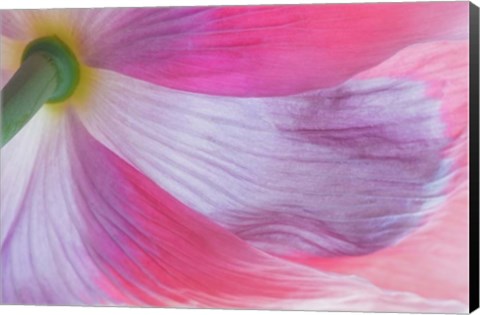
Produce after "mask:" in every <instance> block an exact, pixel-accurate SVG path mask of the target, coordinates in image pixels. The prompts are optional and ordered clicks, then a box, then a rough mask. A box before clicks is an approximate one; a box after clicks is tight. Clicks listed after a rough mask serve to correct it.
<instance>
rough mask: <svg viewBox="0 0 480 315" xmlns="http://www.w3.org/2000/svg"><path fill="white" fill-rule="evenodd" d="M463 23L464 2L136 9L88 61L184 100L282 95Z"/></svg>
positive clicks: (452, 33)
mask: <svg viewBox="0 0 480 315" xmlns="http://www.w3.org/2000/svg"><path fill="white" fill-rule="evenodd" d="M119 12H121V10H120V11H119ZM467 22H468V3H466V2H459V3H454V2H451V3H414V4H362V5H306V6H269V7H262V6H250V7H248V6H246V7H212V8H196V9H193V8H186V9H180V8H178V9H158V10H154V9H141V10H132V11H128V15H127V16H126V17H125V18H124V19H121V20H118V22H116V23H114V24H113V25H114V27H111V26H110V25H109V27H110V30H109V31H108V32H107V33H104V37H102V42H100V43H98V47H97V50H96V53H95V54H92V55H90V56H89V58H88V62H89V63H90V64H91V65H92V66H95V67H100V68H106V69H111V70H115V71H118V72H121V73H123V74H127V75H130V76H133V77H136V78H139V79H142V80H146V81H149V82H152V83H155V84H159V85H163V86H167V87H171V88H176V89H182V90H188V91H193V92H202V93H209V94H217V95H218V94H220V95H237V96H269V95H285V94H291V93H297V92H301V91H306V90H309V89H313V88H324V87H331V86H335V85H337V84H339V83H341V82H343V81H345V80H346V79H348V78H349V77H351V76H352V75H353V74H355V73H357V72H359V71H362V70H365V69H367V68H369V67H371V66H374V65H376V64H378V63H379V62H381V61H383V60H384V59H386V58H388V57H390V56H391V55H393V54H394V53H395V52H397V51H398V50H400V49H401V48H403V47H406V46H408V45H411V44H414V43H421V42H427V41H432V40H439V39H456V38H466V37H467V36H468V33H467V24H466V23H467ZM95 36H97V34H95Z"/></svg>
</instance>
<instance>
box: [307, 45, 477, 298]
mask: <svg viewBox="0 0 480 315" xmlns="http://www.w3.org/2000/svg"><path fill="white" fill-rule="evenodd" d="M448 45H451V49H446V47H447V46H448ZM417 51H421V52H422V54H423V57H420V58H419V56H420V55H419V54H418V53H417ZM468 51H469V50H468V44H467V43H464V44H461V45H452V44H447V43H439V44H436V45H422V46H419V47H410V48H408V49H406V50H405V51H403V52H402V53H401V54H400V55H398V56H397V58H393V59H392V60H390V61H389V62H387V63H385V64H382V65H381V66H379V67H377V68H375V69H372V70H371V71H369V72H366V73H364V74H362V75H360V76H359V77H362V78H363V79H365V78H370V77H378V76H379V75H384V76H389V77H406V76H409V77H415V78H417V79H419V80H422V81H425V82H429V84H428V91H429V94H430V95H432V97H435V98H437V99H439V100H441V113H442V118H443V120H444V121H445V122H446V126H447V129H446V136H447V137H448V138H450V139H452V142H451V146H449V147H448V149H447V151H446V152H445V154H446V155H448V158H449V159H450V160H451V163H452V164H453V168H454V172H452V176H451V177H452V178H451V179H450V181H449V185H450V189H449V190H450V191H451V193H450V194H447V195H445V197H444V199H443V200H442V202H441V204H440V209H439V210H438V212H437V213H436V214H435V215H433V216H432V217H431V218H429V220H428V223H427V224H426V225H425V226H424V227H422V228H420V229H419V230H418V231H416V232H415V233H413V234H412V235H411V236H409V237H408V238H406V239H404V240H403V241H402V242H400V243H399V244H398V245H396V246H393V247H390V248H388V249H385V250H382V251H379V252H378V253H374V254H371V255H368V256H363V257H348V258H346V257H345V258H342V257H340V258H331V259H312V260H311V261H309V262H306V261H304V262H305V263H309V264H311V265H313V266H316V267H317V268H321V269H322V270H330V271H335V272H342V273H346V274H355V275H360V276H362V277H365V278H368V279H369V280H371V281H372V282H373V283H375V284H376V285H379V286H381V287H383V288H386V289H391V290H402V291H404V290H405V291H410V292H415V293H417V294H420V295H421V296H424V297H429V298H442V299H450V298H451V299H459V300H462V301H464V302H465V303H467V302H468V290H469V274H468V259H469V254H468V253H469V250H468V226H469V224H468V211H469V207H468V185H467V184H466V183H467V174H468V169H467V168H468V141H467V139H468V130H467V126H468ZM446 67H447V68H448V71H445V68H446ZM439 73H441V75H440V74H439ZM412 262H414V266H412ZM385 270H388V276H385V273H384V271H385ZM452 275H454V276H452ZM433 283H436V284H438V285H432V284H433Z"/></svg>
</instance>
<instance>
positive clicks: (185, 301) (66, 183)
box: [1, 109, 466, 312]
mask: <svg viewBox="0 0 480 315" xmlns="http://www.w3.org/2000/svg"><path fill="white" fill-rule="evenodd" d="M47 111H48V110H45V109H44V110H42V111H41V112H40V113H39V115H37V116H36V117H35V119H34V120H32V121H31V122H30V123H29V124H28V125H27V129H24V130H27V131H28V130H36V131H38V132H40V134H41V137H42V139H41V140H40V141H37V142H36V143H38V144H39V146H38V148H36V149H37V150H34V151H36V152H34V154H32V156H35V158H34V160H35V166H34V167H33V169H31V171H30V177H28V176H27V175H26V174H22V175H21V176H22V177H26V178H28V184H23V185H22V187H25V188H26V191H25V193H24V196H23V198H22V202H21V203H20V204H17V205H12V208H10V206H8V208H7V209H9V210H10V211H14V212H15V213H16V215H17V219H16V220H15V221H14V222H12V223H5V222H4V221H3V220H2V230H6V236H5V237H2V248H1V249H2V251H1V259H2V279H1V280H2V288H3V290H2V303H21V304H24V303H27V304H30V303H35V304H84V303H85V304H127V305H162V306H195V307H237V308H238V307H246V308H253V307H255V308H282V309H292V308H293V309H295V308H300V309H309V308H314V309H329V310H333V309H338V310H346V309H355V310H397V311H398V310H410V311H412V310H416V311H449V312H455V311H457V312H458V311H464V310H465V309H466V306H465V305H462V304H460V303H458V302H454V301H436V300H431V301H430V300H424V299H421V298H418V297H416V296H414V295H411V294H404V293H396V292H388V291H385V292H384V291H380V290H378V289H377V288H375V287H373V286H371V285H369V284H368V283H366V282H364V281H362V280H361V279H359V278H352V277H343V276H336V275H333V274H324V273H321V272H319V271H315V270H313V269H309V268H305V267H302V266H299V265H296V264H293V263H289V262H286V261H282V260H281V259H278V258H274V257H271V256H268V255H266V254H263V253H261V252H259V251H257V250H254V249H252V248H251V247H249V246H248V245H246V244H245V243H244V242H242V241H241V240H240V239H238V238H236V237H235V236H233V235H231V234H230V233H228V232H226V231H225V230H223V229H221V228H220V227H218V226H217V225H215V224H212V223H211V222H209V221H208V220H207V219H206V218H205V217H204V216H202V215H200V214H198V213H196V212H194V211H192V210H190V209H189V208H188V207H186V206H185V205H183V204H181V203H180V202H178V201H177V200H175V199H174V198H172V196H171V195H169V194H167V193H166V192H165V191H163V190H162V189H160V188H159V187H158V186H156V185H155V184H154V183H153V182H151V181H150V180H149V179H147V178H146V177H145V176H143V175H142V174H141V173H139V172H138V171H137V170H136V169H134V168H133V167H132V166H130V165H128V164H126V163H125V162H124V161H123V160H121V159H119V158H118V157H117V156H116V155H114V154H113V153H112V152H111V151H109V150H108V149H106V148H105V147H104V146H102V145H101V144H100V143H99V142H97V141H96V140H95V139H93V138H92V137H91V136H90V135H89V134H88V132H87V131H86V130H85V129H84V128H83V126H82V125H81V124H80V123H79V122H78V120H77V119H76V118H75V116H73V115H72V114H70V113H66V114H65V115H64V116H63V117H59V116H52V115H50V114H49V113H48V112H47ZM41 122H44V123H48V124H47V125H44V127H43V128H38V129H37V128H36V127H38V126H37V124H39V123H41ZM37 134H38V133H37ZM28 139H30V135H29V134H28V132H24V131H23V130H22V133H21V134H19V136H18V137H15V138H14V139H13V140H12V142H10V143H9V144H7V146H6V147H5V148H6V150H2V162H4V163H2V167H5V169H7V167H8V170H10V169H16V170H20V169H22V167H23V166H24V165H27V164H28V161H26V160H24V161H20V162H19V164H13V163H14V162H15V161H16V160H15V159H16V158H17V156H16V155H13V154H14V153H15V152H14V151H12V150H13V149H15V148H17V146H18V147H20V146H21V145H22V144H24V142H27V143H28V141H26V140H28ZM26 146H27V144H24V145H23V146H22V149H25V147H26ZM35 153H36V154H35ZM4 165H6V166H4ZM3 170H4V169H3ZM2 176H3V172H2ZM6 176H7V175H6ZM12 176H13V175H11V174H10V175H8V177H2V186H1V187H2V191H1V192H2V201H3V200H4V199H9V200H10V199H11V195H12V194H13V192H15V191H17V190H9V189H6V190H5V188H4V187H5V186H6V185H5V183H10V182H13V178H12ZM19 180H23V178H20V176H19V175H18V174H17V175H16V177H15V182H19V183H22V182H21V181H19ZM5 207H7V206H5V205H4V204H2V211H3V210H4V209H5Z"/></svg>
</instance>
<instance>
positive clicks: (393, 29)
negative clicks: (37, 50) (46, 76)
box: [1, 3, 468, 312]
mask: <svg viewBox="0 0 480 315" xmlns="http://www.w3.org/2000/svg"><path fill="white" fill-rule="evenodd" d="M1 14H2V19H1V20H2V38H1V43H2V47H1V49H2V57H3V56H5V57H3V58H4V59H3V61H2V86H3V85H4V84H5V82H7V80H8V79H9V78H10V76H11V75H12V73H13V72H14V71H15V69H17V68H18V66H19V56H20V55H21V52H22V50H23V49H24V47H25V46H26V45H27V44H28V43H29V42H31V41H33V40H35V39H37V38H41V37H43V36H52V35H55V36H57V37H58V38H60V39H61V40H62V41H63V42H64V43H65V44H66V45H68V46H69V47H70V48H71V49H72V51H73V52H74V54H75V55H76V57H77V58H78V60H79V62H80V64H81V69H80V73H81V75H80V83H79V85H78V87H77V89H76V91H75V93H74V94H73V95H72V96H71V97H70V98H69V99H68V100H66V101H65V102H64V103H63V104H46V105H45V106H44V107H43V108H42V109H41V110H40V111H39V112H38V113H37V114H36V115H35V116H34V118H33V119H32V120H31V121H30V122H29V123H28V124H27V125H26V126H25V127H24V128H23V129H22V130H21V131H20V133H18V134H17V135H16V136H15V137H14V138H13V139H12V140H11V141H10V142H9V143H8V144H7V145H6V146H4V147H3V148H2V151H1V159H2V160H1V161H2V163H1V171H2V173H1V183H2V187H1V197H2V198H1V211H2V212H1V219H2V222H1V226H2V229H1V232H2V234H1V241H2V243H1V259H2V275H1V278H2V287H3V292H2V303H22V304H23V303H26V304H88V305H100V304H107V305H160V306H190V307H236V308H281V309H319V310H357V311H358V310H382V311H404V310H410V311H441V312H447V311H449V312H450V311H451V312H459V311H465V310H466V309H467V306H466V305H467V304H468V297H467V294H466V293H467V291H468V274H467V268H466V266H467V257H468V255H467V254H468V251H467V247H466V246H467V231H466V227H467V218H468V217H467V212H466V211H467V207H466V205H465V202H466V201H465V200H466V193H467V188H466V182H465V177H464V176H465V169H466V162H465V161H466V158H465V157H466V149H465V143H466V131H465V125H466V119H467V118H466V112H467V106H466V105H467V100H466V99H467V98H466V94H467V91H466V89H467V82H466V78H467V75H466V73H467V71H468V58H467V54H468V41H467V38H468V37H467V36H468V32H467V24H466V22H467V14H468V3H417V4H369V5H318V6H316V5H315V6H269V7H264V6H258V7H206V8H202V7H199V8H172V9H164V8H162V9H81V10H48V11H2V12H1ZM439 240H441V241H440V242H439ZM452 275H456V277H455V278H452Z"/></svg>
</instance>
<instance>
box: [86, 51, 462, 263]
mask: <svg viewBox="0 0 480 315" xmlns="http://www.w3.org/2000/svg"><path fill="white" fill-rule="evenodd" d="M431 45H432V47H434V48H432V50H434V51H437V52H438V58H439V59H435V57H436V56H435V55H430V57H431V58H433V60H437V61H438V62H439V64H443V65H444V66H443V67H441V68H440V69H437V70H438V71H439V72H437V73H441V74H442V75H443V74H444V73H445V71H447V69H448V71H451V73H455V75H457V74H458V73H460V74H461V73H463V72H462V71H465V69H466V68H465V65H464V64H457V66H458V67H459V68H453V69H450V68H449V67H450V66H455V64H451V63H449V62H446V63H443V62H444V61H445V60H443V59H442V57H441V56H442V55H443V56H449V58H450V57H451V56H455V53H458V51H459V48H458V45H457V44H456V43H450V44H448V43H442V44H431ZM425 47H429V45H426V46H425ZM464 47H465V46H464V45H463V46H462V47H461V48H460V51H462V49H463V48H464ZM418 49H419V51H421V50H422V47H419V48H418ZM417 54H418V53H417ZM432 54H433V53H432ZM445 67H446V68H445ZM457 71H459V72H457ZM100 77H101V78H100V79H99V81H98V82H97V83H96V85H97V86H99V87H100V88H99V90H101V91H102V96H101V98H98V101H97V102H95V103H94V104H92V107H91V108H90V109H87V110H85V112H83V113H82V117H83V118H82V119H83V121H84V122H85V124H86V126H87V128H88V129H89V130H90V131H91V132H92V134H94V135H95V136H96V137H98V139H100V140H101V142H102V143H104V144H106V145H107V146H108V147H109V148H110V149H111V150H113V151H114V152H116V153H117V154H118V155H120V156H121V157H123V158H124V159H125V160H127V161H129V162H130V163H131V164H132V165H134V166H135V167H137V168H138V169H139V170H141V171H142V172H143V173H145V174H147V176H149V177H150V178H152V179H153V180H154V181H155V182H156V183H157V184H158V185H159V186H161V187H162V188H164V189H165V190H167V191H168V192H169V193H171V194H172V195H174V196H175V197H176V198H178V199H179V200H181V201H182V202H184V203H185V204H187V205H188V206H189V207H191V208H193V209H195V210H197V211H200V212H202V213H204V214H205V215H207V216H209V217H210V218H212V219H213V220H215V221H216V222H218V223H220V224H221V225H222V226H224V227H226V228H227V229H229V230H230V231H233V232H234V233H235V234H236V235H238V236H239V237H241V238H242V239H244V240H248V241H249V242H251V243H252V244H254V245H255V246H256V247H258V248H261V249H263V250H267V251H268V252H270V253H275V254H281V255H292V256H296V255H298V254H302V255H304V254H307V255H322V256H329V255H355V254H366V253H370V252H373V251H376V250H378V249H381V248H384V247H386V246H390V245H392V244H394V243H395V242H397V241H398V240H400V239H401V238H402V237H404V236H405V235H408V233H410V232H411V231H412V230H413V229H415V228H416V227H418V226H419V225H421V224H422V223H423V222H425V220H426V219H427V217H428V215H429V214H431V213H432V212H434V211H435V210H436V208H437V206H438V204H440V203H441V202H442V201H443V200H444V197H445V195H446V194H447V193H448V192H449V187H448V186H447V185H448V183H449V182H450V178H451V174H452V171H453V170H454V167H453V166H452V161H451V159H450V158H449V156H446V155H445V154H444V151H445V150H446V149H447V148H448V146H449V145H451V140H450V139H449V138H448V137H447V136H446V130H447V127H446V125H445V123H444V121H443V118H442V113H441V107H440V105H441V104H440V101H439V100H438V99H436V98H435V97H433V96H432V95H430V94H429V90H428V88H429V86H428V83H429V82H428V81H427V82H425V81H421V80H418V79H416V78H414V77H412V79H410V78H408V77H395V78H393V77H388V76H385V77H381V76H379V77H376V78H367V79H356V80H351V81H348V82H346V83H345V84H343V85H341V86H339V87H337V88H332V89H326V90H319V91H313V92H309V93H305V94H299V95H294V96H289V97H276V98H233V97H221V96H207V95H200V94H191V93H187V92H179V91H175V90H169V89H166V88H161V87H158V86H155V85H152V84H149V83H146V82H141V81H138V80H132V79H131V78H129V77H124V76H120V75H116V74H114V73H109V72H102V75H101V76H100ZM386 104H388V106H387V105H386Z"/></svg>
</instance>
